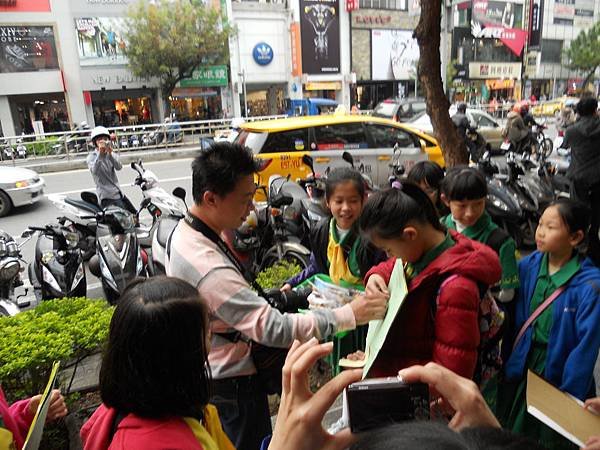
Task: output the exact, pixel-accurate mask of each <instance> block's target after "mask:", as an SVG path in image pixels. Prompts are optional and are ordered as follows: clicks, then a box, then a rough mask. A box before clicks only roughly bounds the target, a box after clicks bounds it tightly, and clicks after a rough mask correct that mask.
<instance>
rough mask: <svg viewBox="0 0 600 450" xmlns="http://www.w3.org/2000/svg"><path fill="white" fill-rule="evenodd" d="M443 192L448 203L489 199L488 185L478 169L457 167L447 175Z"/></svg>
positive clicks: (443, 183)
mask: <svg viewBox="0 0 600 450" xmlns="http://www.w3.org/2000/svg"><path fill="white" fill-rule="evenodd" d="M442 192H443V193H444V195H445V196H446V199H447V200H448V201H458V202H460V201H463V200H480V199H482V198H485V197H487V183H486V181H485V177H484V176H483V175H482V174H481V172H480V171H479V170H477V169H476V168H474V167H466V166H456V167H453V168H452V169H450V170H449V171H448V173H447V174H446V178H445V179H444V181H443V182H442Z"/></svg>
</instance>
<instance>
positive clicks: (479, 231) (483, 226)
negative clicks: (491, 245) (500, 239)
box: [442, 211, 498, 242]
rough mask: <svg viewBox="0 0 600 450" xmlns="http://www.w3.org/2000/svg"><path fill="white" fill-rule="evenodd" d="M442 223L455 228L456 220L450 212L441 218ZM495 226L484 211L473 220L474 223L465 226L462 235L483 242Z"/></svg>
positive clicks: (452, 228)
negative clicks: (475, 220)
mask: <svg viewBox="0 0 600 450" xmlns="http://www.w3.org/2000/svg"><path fill="white" fill-rule="evenodd" d="M442 223H443V224H444V225H445V226H446V227H447V228H449V229H451V230H456V222H455V221H454V218H453V217H452V214H448V215H447V216H446V217H444V218H443V219H442ZM495 228H498V226H497V225H496V224H495V223H494V222H492V218H491V217H490V215H489V214H488V213H487V212H486V211H484V212H483V214H482V215H481V217H480V218H479V219H478V220H477V222H475V224H474V225H471V226H470V227H467V228H465V229H464V230H463V231H462V233H461V234H462V235H463V236H466V237H468V238H469V239H473V240H474V241H479V242H485V241H486V240H487V238H488V236H489V235H490V233H491V232H492V230H494V229H495Z"/></svg>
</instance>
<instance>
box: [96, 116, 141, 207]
mask: <svg viewBox="0 0 600 450" xmlns="http://www.w3.org/2000/svg"><path fill="white" fill-rule="evenodd" d="M91 138H92V144H93V145H94V151H93V152H91V153H90V154H89V155H88V157H87V165H88V167H89V169H90V172H91V173H92V178H93V179H94V183H95V184H96V193H97V194H98V201H99V202H100V206H102V208H106V207H108V206H111V205H114V206H119V207H120V208H123V209H126V210H128V211H130V212H131V213H133V214H135V213H136V209H135V208H134V206H133V205H132V204H131V202H130V201H129V199H128V198H127V197H125V195H123V192H122V191H121V186H120V185H119V179H118V178H117V172H116V171H117V170H121V168H122V167H123V165H122V164H121V162H120V161H119V158H118V157H115V156H114V155H113V152H112V146H111V139H110V132H109V131H108V129H107V128H105V127H96V128H94V129H93V130H92V136H91Z"/></svg>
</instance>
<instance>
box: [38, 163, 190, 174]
mask: <svg viewBox="0 0 600 450" xmlns="http://www.w3.org/2000/svg"><path fill="white" fill-rule="evenodd" d="M192 160H193V158H183V159H165V160H162V161H150V162H147V163H146V162H145V163H144V166H155V165H158V164H165V163H166V164H173V163H180V162H185V161H192ZM143 161H144V159H143V158H142V162H143ZM89 171H90V169H87V168H85V169H73V170H63V171H62V172H48V173H42V174H41V176H42V177H44V178H48V177H54V176H57V175H64V174H65V173H77V172H89Z"/></svg>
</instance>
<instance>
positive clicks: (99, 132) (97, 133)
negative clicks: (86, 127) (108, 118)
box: [91, 127, 110, 145]
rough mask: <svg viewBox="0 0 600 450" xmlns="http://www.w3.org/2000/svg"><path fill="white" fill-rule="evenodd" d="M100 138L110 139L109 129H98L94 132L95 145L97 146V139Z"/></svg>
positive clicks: (92, 136)
mask: <svg viewBox="0 0 600 450" xmlns="http://www.w3.org/2000/svg"><path fill="white" fill-rule="evenodd" d="M100 136H106V137H107V138H108V139H110V132H109V131H108V128H106V127H96V128H94V129H93V130H92V135H91V139H92V142H93V143H94V145H96V139H97V138H99V137H100Z"/></svg>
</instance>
